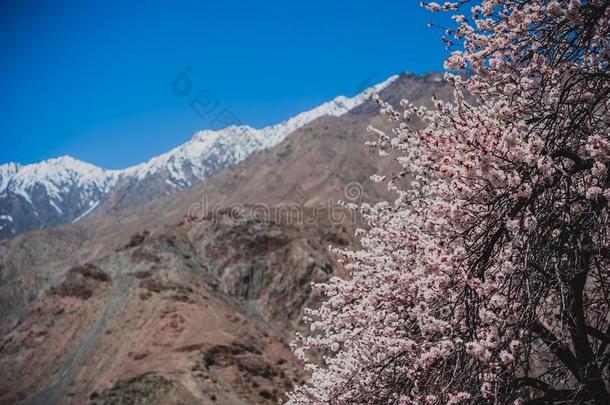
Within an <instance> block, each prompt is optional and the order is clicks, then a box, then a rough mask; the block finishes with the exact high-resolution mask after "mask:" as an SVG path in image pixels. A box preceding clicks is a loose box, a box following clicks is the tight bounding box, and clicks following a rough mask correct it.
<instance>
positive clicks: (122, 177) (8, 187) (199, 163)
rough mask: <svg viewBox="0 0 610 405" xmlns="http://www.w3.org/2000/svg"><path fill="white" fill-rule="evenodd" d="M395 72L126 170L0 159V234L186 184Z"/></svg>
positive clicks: (355, 102) (335, 110)
mask: <svg viewBox="0 0 610 405" xmlns="http://www.w3.org/2000/svg"><path fill="white" fill-rule="evenodd" d="M397 77H398V76H392V77H390V78H388V79H387V80H385V81H384V82H382V83H379V84H377V85H375V86H373V87H370V88H368V89H366V90H364V91H362V92H361V93H359V94H357V95H356V96H354V97H352V98H347V97H344V96H339V97H337V98H335V99H334V100H332V101H329V102H327V103H324V104H322V105H320V106H318V107H316V108H314V109H312V110H309V111H306V112H303V113H300V114H298V115H296V116H295V117H292V118H290V119H288V120H286V121H284V122H282V123H279V124H276V125H271V126H268V127H265V128H262V129H256V128H252V127H250V126H247V125H240V126H230V127H227V128H224V129H221V130H218V131H211V130H203V131H199V132H197V133H195V135H194V136H193V137H192V139H191V140H190V141H188V142H186V143H184V144H182V145H180V146H178V147H176V148H174V149H172V150H170V151H169V152H167V153H164V154H162V155H159V156H156V157H154V158H152V159H150V160H148V161H147V162H144V163H141V164H138V165H136V166H132V167H128V168H126V169H123V170H106V169H103V168H100V167H97V166H95V165H92V164H90V163H86V162H83V161H80V160H78V159H75V158H73V157H70V156H62V157H58V158H55V159H49V160H45V161H43V162H40V163H35V164H29V165H21V164H19V163H13V162H10V163H6V164H3V165H0V239H4V238H7V237H11V236H14V235H17V234H19V233H22V232H24V231H28V230H31V229H39V228H48V227H51V226H54V225H58V224H63V223H70V222H76V221H79V220H80V219H82V218H84V217H85V216H87V215H89V214H91V213H93V212H108V211H116V210H119V209H123V208H127V207H131V206H134V205H138V204H142V203H145V202H147V201H150V200H152V199H154V198H156V197H159V196H164V195H169V194H172V193H174V192H175V191H177V190H182V189H184V188H187V187H190V186H192V185H193V184H196V183H198V182H200V181H202V180H203V179H205V178H208V177H210V176H211V175H213V174H215V173H217V172H219V171H221V170H224V169H227V168H229V167H231V166H234V165H235V164H237V163H238V162H240V161H242V160H244V159H245V158H247V157H248V156H250V155H251V154H252V153H254V152H257V151H260V150H264V149H268V148H270V147H272V146H275V145H277V144H278V143H279V142H281V141H282V140H283V139H284V138H286V136H288V135H289V134H290V133H292V132H294V131H295V130H296V129H298V128H301V127H303V126H304V125H306V124H309V123H310V122H312V121H314V120H316V119H317V118H320V117H323V116H335V117H336V116H340V115H342V114H345V113H347V112H348V111H350V110H352V109H354V108H355V107H357V106H359V105H361V104H362V103H363V102H365V101H366V100H367V99H368V98H369V97H370V96H371V94H373V93H375V92H379V91H381V90H383V89H384V88H386V87H387V86H388V85H389V84H390V83H392V82H393V81H395V80H396V79H397Z"/></svg>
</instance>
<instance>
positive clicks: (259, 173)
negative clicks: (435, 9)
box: [0, 75, 450, 405]
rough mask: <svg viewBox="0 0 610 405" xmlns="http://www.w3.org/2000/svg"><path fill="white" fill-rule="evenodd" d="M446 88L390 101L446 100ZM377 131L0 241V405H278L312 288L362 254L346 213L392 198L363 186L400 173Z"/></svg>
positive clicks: (261, 158) (286, 148)
mask: <svg viewBox="0 0 610 405" xmlns="http://www.w3.org/2000/svg"><path fill="white" fill-rule="evenodd" d="M437 77H438V76H435V75H430V76H426V77H414V76H411V75H402V76H401V77H400V78H398V79H397V80H396V81H395V82H394V83H392V85H390V86H388V88H386V89H385V90H384V91H382V92H381V96H382V97H383V98H385V99H390V100H395V99H396V98H398V97H407V98H409V99H411V100H412V101H414V102H415V103H420V104H427V103H429V100H430V97H431V95H432V94H436V95H437V96H438V97H442V98H446V97H447V96H448V95H449V92H450V88H449V86H448V85H447V84H445V83H443V82H441V81H438V80H437ZM371 122H372V123H374V124H376V125H378V126H383V125H385V120H384V119H382V118H380V117H379V116H378V115H377V114H376V109H375V108H374V106H372V104H371V103H369V102H366V103H364V104H362V105H361V106H359V107H357V108H354V109H352V110H351V111H350V113H349V114H343V115H341V116H338V117H324V118H319V119H316V120H314V121H311V122H310V123H308V124H306V125H304V126H302V127H300V128H298V129H296V130H295V131H293V132H292V133H291V134H290V136H288V137H286V138H285V139H284V140H282V141H281V142H279V143H278V144H277V145H275V146H273V147H271V148H269V149H265V150H262V151H258V152H255V153H253V154H252V155H251V156H250V157H249V158H248V159H246V160H244V161H242V162H241V163H238V164H237V165H235V166H233V167H231V168H229V169H227V170H224V171H222V172H219V173H217V174H215V175H213V176H212V177H210V178H209V179H208V180H207V181H205V182H203V183H201V184H197V185H195V186H192V187H190V188H187V189H184V190H181V191H178V192H175V193H173V194H172V195H169V196H165V197H160V198H157V199H155V200H153V201H149V202H147V203H144V204H142V205H139V206H130V207H127V208H125V209H122V210H118V211H113V210H108V211H107V212H106V213H104V214H100V215H94V216H87V217H86V218H84V219H82V220H81V221H78V222H76V223H74V224H67V225H62V226H58V227H54V228H52V229H48V230H36V231H32V232H27V233H24V234H21V235H18V236H16V237H14V238H11V239H8V240H5V241H2V242H0V373H1V375H2V376H3V379H2V380H1V381H0V404H13V403H23V404H49V403H50V404H54V403H59V404H87V403H89V404H100V405H101V404H105V405H109V404H133V403H139V404H185V403H187V404H190V403H206V404H213V403H217V404H257V403H260V404H265V403H276V402H277V401H278V400H279V399H281V398H282V395H283V394H284V393H285V392H286V391H287V390H289V389H290V388H291V387H292V386H293V385H294V384H295V383H297V382H298V381H300V380H301V379H302V377H303V371H302V369H301V366H300V365H299V363H298V362H297V360H296V359H295V358H294V356H293V355H292V353H291V351H290V349H289V346H288V343H289V342H290V341H291V339H292V338H293V336H294V333H295V331H297V330H302V331H305V329H304V325H303V324H302V323H301V321H300V319H301V316H302V313H303V309H304V307H307V306H315V305H316V303H317V302H318V301H319V299H320V297H318V296H317V295H316V293H315V292H314V291H312V290H311V282H312V281H320V280H325V279H327V278H328V277H331V276H334V275H337V276H341V277H344V276H345V274H344V270H343V269H342V267H341V265H340V264H339V263H338V262H337V261H336V258H335V257H334V256H332V255H331V254H329V253H328V250H327V247H328V246H329V245H333V246H341V247H344V248H355V247H357V241H356V240H355V238H354V236H353V235H354V229H355V227H356V226H358V225H359V217H358V216H357V215H356V213H354V212H352V211H349V210H343V211H341V209H339V208H337V207H336V201H337V200H338V199H342V200H348V201H354V202H359V201H367V200H368V201H373V200H378V199H387V198H392V196H391V195H389V194H388V193H387V191H386V190H385V189H384V188H383V187H373V186H372V184H371V183H370V182H369V180H368V177H369V176H370V174H371V173H373V172H379V171H382V172H388V171H392V170H393V169H394V163H393V160H392V157H391V156H389V157H386V158H380V157H378V156H376V155H375V154H372V153H370V152H369V151H368V150H367V148H366V147H365V146H364V141H365V140H367V139H368V135H367V134H366V132H365V128H366V126H367V125H368V124H370V123H371ZM359 185H361V187H362V188H359V187H360V186H359ZM354 187H355V188H354ZM354 190H355V192H353V191H354ZM290 203H296V204H295V205H290V206H291V207H293V206H296V207H299V210H297V211H287V210H285V207H286V206H287V205H288V204H290Z"/></svg>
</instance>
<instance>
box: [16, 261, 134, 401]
mask: <svg viewBox="0 0 610 405" xmlns="http://www.w3.org/2000/svg"><path fill="white" fill-rule="evenodd" d="M113 281H114V282H113V290H114V291H113V292H112V294H111V296H110V297H109V298H108V302H107V304H106V307H105V309H104V312H103V314H102V315H101V316H100V317H99V319H98V320H97V321H95V323H94V324H93V325H92V326H91V329H90V330H89V332H88V333H87V334H86V335H85V337H84V338H83V339H82V341H81V343H80V345H79V346H78V348H77V349H76V350H75V351H74V352H73V353H72V354H70V356H68V358H67V359H66V360H65V361H64V363H63V364H62V366H61V367H60V369H59V370H58V371H57V372H56V373H55V375H54V376H53V377H52V378H51V380H50V381H51V382H50V383H49V384H47V386H45V387H44V388H42V389H40V390H39V391H38V392H36V393H35V394H34V395H32V396H31V397H30V398H28V399H27V400H25V401H24V402H22V404H24V405H55V404H57V403H58V402H59V401H60V400H61V399H62V397H63V396H64V394H65V392H66V389H67V388H68V387H69V385H70V383H71V382H72V381H73V380H74V378H75V377H76V376H77V374H78V372H79V370H80V365H81V363H82V362H83V361H84V360H85V359H86V358H87V357H88V356H89V354H90V353H91V352H92V350H93V349H94V348H95V346H96V344H97V342H98V341H99V340H100V337H101V336H102V333H103V332H104V330H105V329H106V325H107V324H108V321H110V319H112V317H113V315H114V314H115V313H116V312H117V311H118V310H120V309H121V308H122V307H123V305H124V303H125V301H126V299H127V295H128V293H129V290H130V289H131V286H132V284H133V279H132V278H131V277H129V276H127V275H125V274H120V273H119V275H118V276H117V278H116V279H115V280H113Z"/></svg>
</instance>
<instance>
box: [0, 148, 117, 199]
mask: <svg viewBox="0 0 610 405" xmlns="http://www.w3.org/2000/svg"><path fill="white" fill-rule="evenodd" d="M5 174H6V176H5ZM117 174H118V172H117V171H115V170H105V169H102V168H100V167H98V166H95V165H92V164H90V163H87V162H83V161H81V160H78V159H75V158H73V157H71V156H60V157H57V158H53V159H48V160H44V161H42V162H38V163H32V164H29V165H19V164H14V163H8V164H5V165H2V166H0V176H1V180H0V193H2V192H5V191H11V192H13V193H15V194H19V195H21V196H22V197H24V198H25V199H26V200H28V201H30V202H31V199H30V193H31V192H32V191H33V190H34V188H35V187H36V186H40V185H42V186H44V188H45V189H46V191H47V194H48V195H49V197H50V199H51V203H56V202H59V201H61V200H62V194H65V193H67V192H69V189H70V187H72V186H78V187H84V188H86V189H92V188H94V189H98V190H99V191H101V192H107V191H109V189H110V188H111V187H112V186H113V185H114V182H115V180H116V178H117ZM58 211H61V210H59V209H58Z"/></svg>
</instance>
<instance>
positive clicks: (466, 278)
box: [289, 0, 610, 404]
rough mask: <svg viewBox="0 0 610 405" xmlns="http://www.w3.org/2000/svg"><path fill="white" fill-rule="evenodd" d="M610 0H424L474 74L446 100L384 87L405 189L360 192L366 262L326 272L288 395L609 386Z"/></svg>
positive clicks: (454, 67) (551, 391)
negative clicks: (389, 193)
mask: <svg viewBox="0 0 610 405" xmlns="http://www.w3.org/2000/svg"><path fill="white" fill-rule="evenodd" d="M609 5H610V1H608V0H563V1H555V0H554V1H548V0H502V1H500V0H482V1H478V2H475V4H472V2H467V3H459V4H458V3H445V4H444V5H439V4H436V3H426V4H425V6H426V7H428V8H429V9H430V10H432V11H439V12H442V11H443V10H444V11H447V12H450V13H453V19H454V20H455V22H456V27H455V29H453V30H448V31H447V33H446V37H445V41H446V42H447V43H448V44H449V45H450V46H452V47H454V49H456V50H455V51H453V53H452V54H451V56H450V57H449V58H448V60H447V61H446V68H447V69H448V71H449V72H453V73H457V71H459V70H465V69H467V70H468V75H455V74H450V73H447V74H446V78H447V80H449V81H450V82H452V83H453V85H454V87H455V99H454V100H453V101H452V102H451V103H447V102H442V101H440V100H435V106H436V108H435V109H432V110H428V109H425V108H422V107H415V106H414V105H412V104H411V103H409V102H408V101H407V100H403V101H402V102H401V109H400V111H396V110H395V109H394V108H393V107H392V106H390V105H389V104H387V103H385V102H383V101H381V100H379V99H377V101H378V103H379V104H380V106H381V109H382V111H383V112H384V113H386V114H387V115H388V116H389V118H390V119H391V120H392V121H395V129H394V131H393V132H392V133H389V134H386V133H384V132H382V131H380V130H377V129H374V128H371V131H372V132H373V133H374V135H375V139H376V140H375V142H372V145H373V147H376V148H379V149H380V151H381V152H387V151H389V150H392V151H395V152H396V151H398V153H399V154H400V157H399V158H398V162H399V164H400V165H401V167H402V168H403V171H402V172H401V173H395V174H393V175H388V177H387V178H386V177H381V176H373V177H374V179H375V180H377V181H385V182H387V183H388V186H389V187H390V188H392V189H394V190H395V191H396V192H397V196H398V198H397V200H396V201H395V203H394V204H389V203H383V204H377V205H375V206H372V207H367V206H365V207H362V208H363V210H364V211H365V213H366V219H367V221H368V224H369V230H368V231H366V232H364V231H362V234H363V237H362V243H363V246H364V249H363V250H361V251H356V252H353V251H339V250H337V254H339V255H341V256H342V258H343V260H344V262H345V263H346V266H348V268H349V269H350V270H351V272H352V277H351V278H350V279H349V280H343V279H339V278H333V279H331V280H330V281H329V282H328V283H325V284H322V285H318V286H317V287H318V288H319V289H321V291H322V292H323V293H324V294H325V295H326V296H327V299H326V300H325V302H324V303H323V304H322V306H321V307H320V308H318V309H316V310H309V311H308V313H307V318H308V319H307V320H308V321H309V322H310V323H311V331H312V334H311V335H310V336H308V337H299V342H298V344H297V348H296V352H297V354H298V355H299V356H300V357H301V358H302V359H303V361H305V362H306V363H307V369H308V370H309V372H310V373H311V376H310V378H309V381H308V382H307V383H306V384H305V385H303V386H300V387H297V388H296V389H295V390H294V391H293V392H292V393H291V394H290V398H289V403H290V404H310V403H332V404H351V403H397V404H440V403H448V404H457V403H511V402H513V401H514V402H516V403H523V402H525V403H532V404H534V403H552V402H560V401H564V402H568V403H569V402H573V403H583V402H587V403H595V404H609V403H610V396H609V385H608V384H609V374H610V314H609V311H610V307H609V305H610V245H609V239H608V230H609V224H610V222H609V212H608V211H609V201H610V175H609V171H608V166H609V165H610V130H609V128H610V122H609V121H610V118H609V107H610V97H609V94H610V69H609V67H610V45H609V42H610V7H609ZM466 7H469V8H470V12H469V14H468V15H467V16H465V15H462V14H460V13H462V12H463V11H462V10H463V9H465V8H466ZM466 93H469V94H470V95H472V97H474V98H475V99H476V102H475V103H469V102H467V101H466V99H465V97H464V94H466ZM409 121H420V123H423V125H419V126H414V125H410V123H409ZM399 177H404V178H406V179H409V182H408V184H409V185H408V186H405V187H399V186H398V184H399V183H401V182H398V181H397V178H399ZM312 352H316V353H322V354H324V356H323V358H322V359H321V360H319V361H317V360H315V359H317V358H318V357H317V356H310V355H309V354H310V353H312Z"/></svg>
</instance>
